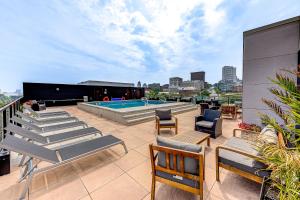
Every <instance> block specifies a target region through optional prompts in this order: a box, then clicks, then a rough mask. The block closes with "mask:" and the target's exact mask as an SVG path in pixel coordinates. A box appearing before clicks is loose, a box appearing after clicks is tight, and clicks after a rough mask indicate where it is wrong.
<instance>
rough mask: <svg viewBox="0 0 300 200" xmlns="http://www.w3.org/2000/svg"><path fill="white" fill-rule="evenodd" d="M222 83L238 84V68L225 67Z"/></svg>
mask: <svg viewBox="0 0 300 200" xmlns="http://www.w3.org/2000/svg"><path fill="white" fill-rule="evenodd" d="M222 81H223V82H236V81H237V77H236V68H235V67H233V66H224V67H223V68H222Z"/></svg>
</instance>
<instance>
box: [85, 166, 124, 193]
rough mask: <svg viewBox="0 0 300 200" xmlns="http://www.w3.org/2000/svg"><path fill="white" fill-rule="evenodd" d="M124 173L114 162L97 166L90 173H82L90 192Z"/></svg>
mask: <svg viewBox="0 0 300 200" xmlns="http://www.w3.org/2000/svg"><path fill="white" fill-rule="evenodd" d="M123 173H124V171H123V170H121V169H120V168H119V167H117V166H116V165H115V164H114V163H111V164H108V165H105V166H100V167H97V168H95V169H94V170H92V171H91V172H89V173H85V174H82V175H81V180H82V182H83V184H84V185H85V187H86V189H87V190H88V192H92V191H94V190H96V189H97V188H100V187H101V186H103V185H105V184H106V183H108V182H110V181H111V180H114V179H115V178H117V177H119V176H121V175H122V174H123Z"/></svg>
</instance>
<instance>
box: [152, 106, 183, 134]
mask: <svg viewBox="0 0 300 200" xmlns="http://www.w3.org/2000/svg"><path fill="white" fill-rule="evenodd" d="M155 125H156V129H157V134H158V135H159V134H160V129H161V128H170V129H171V128H175V134H177V133H178V119H177V118H176V117H175V116H174V115H172V114H171V109H168V110H162V109H161V110H155Z"/></svg>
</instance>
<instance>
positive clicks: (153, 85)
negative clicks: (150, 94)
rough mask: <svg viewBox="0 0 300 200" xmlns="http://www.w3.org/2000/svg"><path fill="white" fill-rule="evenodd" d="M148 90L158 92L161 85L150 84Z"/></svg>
mask: <svg viewBox="0 0 300 200" xmlns="http://www.w3.org/2000/svg"><path fill="white" fill-rule="evenodd" d="M148 88H149V89H151V90H158V91H160V83H151V84H148Z"/></svg>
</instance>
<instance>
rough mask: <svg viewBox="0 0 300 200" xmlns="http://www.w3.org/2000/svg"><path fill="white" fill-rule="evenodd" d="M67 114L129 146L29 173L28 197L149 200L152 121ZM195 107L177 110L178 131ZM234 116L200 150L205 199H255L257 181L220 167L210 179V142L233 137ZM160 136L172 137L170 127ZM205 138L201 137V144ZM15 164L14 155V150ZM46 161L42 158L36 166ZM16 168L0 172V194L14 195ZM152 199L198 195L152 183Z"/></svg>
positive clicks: (189, 126)
mask: <svg viewBox="0 0 300 200" xmlns="http://www.w3.org/2000/svg"><path fill="white" fill-rule="evenodd" d="M59 109H60V110H61V109H63V110H66V111H68V112H69V113H70V114H71V115H73V116H76V117H78V118H79V119H80V120H82V121H85V122H86V123H87V124H88V125H89V126H93V127H95V128H97V129H99V130H101V131H102V132H103V133H104V134H112V135H114V136H116V137H119V138H121V139H123V140H124V141H125V144H126V145H127V148H128V150H129V152H128V154H125V153H124V150H123V148H122V146H116V147H113V148H111V149H109V150H105V151H103V152H100V153H98V154H97V155H95V156H90V157H88V158H86V159H81V160H79V161H76V162H73V163H72V164H70V165H66V166H64V167H59V168H57V169H55V170H51V171H49V172H47V173H43V174H39V175H37V176H35V177H34V179H33V182H32V187H31V190H30V195H29V198H30V199H43V200H46V199H51V200H53V199H55V200H58V199H63V200H69V199H70V200H76V199H80V200H90V199H97V200H98V199H101V200H102V199H104V200H106V199H107V200H114V199H116V200H120V199H122V200H148V199H150V189H151V173H150V170H151V166H150V160H149V149H148V145H149V144H150V143H155V136H156V131H155V127H154V121H151V122H146V123H142V124H138V125H134V126H125V125H121V124H118V123H116V122H112V121H109V120H106V119H104V118H98V117H97V116H95V115H92V114H89V113H86V112H84V111H81V110H79V109H77V107H76V106H68V107H60V108H59ZM198 113H199V110H198V111H191V112H186V113H183V114H179V115H177V117H178V121H179V132H178V133H179V134H180V133H183V132H186V131H191V130H193V128H194V116H195V115H197V114H198ZM238 122H239V120H230V119H225V120H224V121H223V136H221V137H219V138H217V139H211V146H210V147H208V148H206V150H205V161H206V166H205V167H206V168H205V182H204V183H205V184H204V199H209V200H213V199H215V200H235V199H239V200H240V199H243V200H252V199H253V200H256V199H258V198H259V192H260V185H259V184H257V183H255V182H252V181H249V180H247V179H245V178H242V177H240V176H237V175H235V174H233V173H231V172H228V171H226V170H221V181H220V183H219V182H216V181H215V179H216V178H215V147H216V146H217V145H219V144H222V143H224V142H225V141H226V140H227V138H230V137H232V130H233V129H234V128H237V124H238ZM161 135H163V136H166V137H172V134H171V133H170V132H169V131H165V132H163V133H162V134H161ZM205 144H206V143H205V142H204V143H203V145H205ZM14 157H16V159H15V160H14V163H16V161H17V159H19V156H17V155H15V156H14ZM44 165H48V163H41V164H40V167H42V166H44ZM19 172H20V170H19V169H18V167H16V166H15V165H14V164H13V166H12V172H11V173H10V174H9V175H5V176H0V195H1V197H0V199H16V198H17V197H18V195H19V193H20V191H21V189H22V188H23V184H24V183H21V184H18V183H17V179H18V177H19ZM156 199H160V200H168V199H172V200H173V199H174V200H181V199H189V200H192V199H197V196H195V195H193V194H190V193H187V192H184V191H182V190H179V189H175V188H172V187H170V186H167V185H164V184H159V183H157V189H156Z"/></svg>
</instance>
